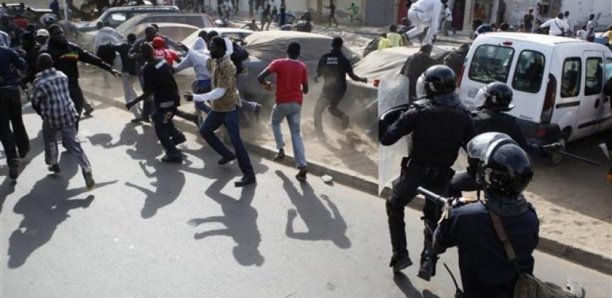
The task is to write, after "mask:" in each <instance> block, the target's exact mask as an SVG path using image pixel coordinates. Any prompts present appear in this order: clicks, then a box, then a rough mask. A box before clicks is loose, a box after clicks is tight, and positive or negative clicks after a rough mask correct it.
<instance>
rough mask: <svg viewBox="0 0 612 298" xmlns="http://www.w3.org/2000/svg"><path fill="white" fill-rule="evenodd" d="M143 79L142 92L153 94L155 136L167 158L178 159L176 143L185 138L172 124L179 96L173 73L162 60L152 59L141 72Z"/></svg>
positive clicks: (178, 153)
mask: <svg viewBox="0 0 612 298" xmlns="http://www.w3.org/2000/svg"><path fill="white" fill-rule="evenodd" d="M142 75H143V79H144V90H143V91H144V92H145V93H149V94H153V100H154V101H155V107H156V109H155V112H153V123H154V125H155V134H157V138H158V139H159V142H160V143H161V144H162V146H163V147H164V150H165V151H166V155H168V156H169V157H180V155H181V152H180V151H179V150H178V149H177V148H176V143H181V141H184V139H185V136H184V135H183V133H181V132H180V131H179V130H178V129H176V127H175V126H174V123H173V122H172V118H173V117H174V113H176V107H178V105H179V101H180V96H179V92H178V86H177V85H176V81H175V80H174V71H173V70H172V67H171V66H170V65H168V63H166V60H164V59H153V60H152V61H149V62H148V63H147V65H145V67H144V69H143V70H142Z"/></svg>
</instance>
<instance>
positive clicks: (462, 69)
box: [456, 62, 465, 88]
mask: <svg viewBox="0 0 612 298" xmlns="http://www.w3.org/2000/svg"><path fill="white" fill-rule="evenodd" d="M464 70H465V62H464V63H463V65H461V71H459V74H458V75H457V79H456V82H457V88H459V87H461V79H462V78H463V71H464Z"/></svg>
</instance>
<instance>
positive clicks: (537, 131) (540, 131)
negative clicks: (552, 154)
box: [535, 126, 546, 138]
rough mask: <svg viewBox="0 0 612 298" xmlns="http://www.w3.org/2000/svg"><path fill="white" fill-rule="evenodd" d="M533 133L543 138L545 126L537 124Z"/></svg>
mask: <svg viewBox="0 0 612 298" xmlns="http://www.w3.org/2000/svg"><path fill="white" fill-rule="evenodd" d="M535 134H536V135H535V136H536V137H538V138H543V137H544V136H545V135H546V127H543V126H539V127H538V129H536V133H535Z"/></svg>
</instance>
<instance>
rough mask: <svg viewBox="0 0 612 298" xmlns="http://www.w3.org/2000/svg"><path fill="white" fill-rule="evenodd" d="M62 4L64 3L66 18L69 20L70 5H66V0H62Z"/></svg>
mask: <svg viewBox="0 0 612 298" xmlns="http://www.w3.org/2000/svg"><path fill="white" fill-rule="evenodd" d="M62 5H64V20H66V21H67V20H68V6H66V0H62Z"/></svg>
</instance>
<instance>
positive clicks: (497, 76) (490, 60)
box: [468, 45, 514, 83]
mask: <svg viewBox="0 0 612 298" xmlns="http://www.w3.org/2000/svg"><path fill="white" fill-rule="evenodd" d="M513 56H514V49H513V48H510V47H503V46H498V45H481V46H479V47H478V48H477V49H476V52H474V57H473V58H472V63H471V64H470V71H469V73H468V75H469V78H470V79H472V80H474V81H478V82H482V83H491V82H494V81H499V82H504V83H505V82H506V81H507V80H508V72H509V70H510V65H511V62H512V57H513Z"/></svg>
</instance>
